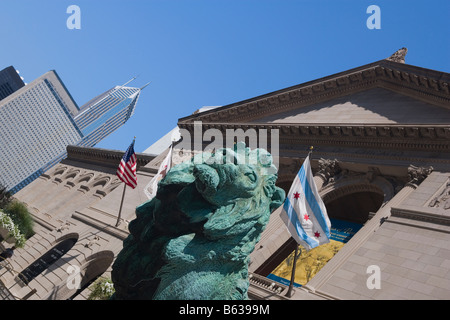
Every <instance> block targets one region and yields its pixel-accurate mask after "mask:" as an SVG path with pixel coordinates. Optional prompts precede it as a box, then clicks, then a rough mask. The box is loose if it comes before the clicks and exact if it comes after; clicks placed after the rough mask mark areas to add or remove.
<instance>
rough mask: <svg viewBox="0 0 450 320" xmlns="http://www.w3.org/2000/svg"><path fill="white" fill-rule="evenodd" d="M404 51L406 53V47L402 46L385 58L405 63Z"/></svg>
mask: <svg viewBox="0 0 450 320" xmlns="http://www.w3.org/2000/svg"><path fill="white" fill-rule="evenodd" d="M406 53H408V49H407V48H405V47H403V48H401V49H399V50H397V51H395V52H394V53H393V54H392V55H391V56H390V57H389V58H387V59H386V60H389V61H394V62H399V63H405V56H406Z"/></svg>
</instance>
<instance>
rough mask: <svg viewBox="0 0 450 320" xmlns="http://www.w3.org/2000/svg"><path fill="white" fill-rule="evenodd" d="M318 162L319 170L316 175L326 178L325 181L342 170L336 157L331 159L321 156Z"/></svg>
mask: <svg viewBox="0 0 450 320" xmlns="http://www.w3.org/2000/svg"><path fill="white" fill-rule="evenodd" d="M318 162H319V170H318V171H317V172H316V174H315V175H314V176H320V177H321V178H322V179H323V180H324V182H328V180H329V179H330V178H332V177H334V176H335V175H336V174H338V173H339V172H341V168H340V167H339V161H337V160H336V159H334V160H331V159H323V158H320V159H319V160H318Z"/></svg>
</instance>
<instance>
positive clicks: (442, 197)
mask: <svg viewBox="0 0 450 320" xmlns="http://www.w3.org/2000/svg"><path fill="white" fill-rule="evenodd" d="M428 206H429V207H432V208H439V207H443V208H444V210H448V209H450V178H449V179H448V180H447V184H446V185H445V188H444V190H442V192H441V193H440V194H439V195H438V196H436V197H435V198H433V200H431V201H430V203H429V204H428Z"/></svg>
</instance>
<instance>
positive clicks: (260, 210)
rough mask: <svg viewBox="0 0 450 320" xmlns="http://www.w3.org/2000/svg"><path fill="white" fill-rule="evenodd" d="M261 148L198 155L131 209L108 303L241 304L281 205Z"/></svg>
mask: <svg viewBox="0 0 450 320" xmlns="http://www.w3.org/2000/svg"><path fill="white" fill-rule="evenodd" d="M276 179H277V170H276V168H275V166H274V165H273V164H272V158H271V155H270V154H269V153H268V152H267V151H265V150H264V149H254V150H250V149H249V148H246V147H245V146H244V145H243V144H237V145H235V148H234V150H231V149H220V150H218V151H217V152H215V153H212V154H211V153H203V154H199V155H196V156H195V157H194V158H192V159H191V160H190V161H188V162H185V163H182V164H179V165H177V166H175V167H173V168H172V169H171V170H170V171H169V172H168V173H167V175H166V176H165V178H164V179H163V180H161V182H160V183H159V187H158V192H157V195H156V197H155V198H153V199H152V200H150V201H148V202H146V203H143V204H142V205H140V206H139V207H137V209H136V219H135V220H133V221H132V222H131V223H130V225H129V230H130V235H129V236H128V237H127V239H125V241H124V246H123V249H122V251H121V252H120V253H119V255H118V257H117V259H116V261H115V262H114V264H113V270H112V280H113V283H114V287H115V290H116V293H115V295H114V296H113V299H157V300H158V299H159V300H174V299H182V300H196V299H202V300H212V299H227V300H228V299H246V298H247V290H248V286H249V283H248V262H249V255H250V253H251V252H252V251H253V249H254V247H255V244H256V243H257V241H258V240H259V238H260V236H261V232H262V231H263V230H264V228H265V226H266V224H267V223H268V221H269V217H270V213H271V212H272V211H273V210H275V209H276V208H277V207H279V206H280V205H281V204H282V203H283V201H284V198H285V193H284V191H283V190H282V189H280V188H278V187H276V186H275V182H276Z"/></svg>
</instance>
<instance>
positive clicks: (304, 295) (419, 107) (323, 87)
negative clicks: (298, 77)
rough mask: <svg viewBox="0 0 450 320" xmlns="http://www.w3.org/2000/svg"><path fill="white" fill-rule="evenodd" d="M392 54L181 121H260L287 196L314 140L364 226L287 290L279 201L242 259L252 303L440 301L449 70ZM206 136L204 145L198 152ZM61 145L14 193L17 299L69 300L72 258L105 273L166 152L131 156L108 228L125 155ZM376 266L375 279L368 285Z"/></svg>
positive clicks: (340, 211) (330, 178)
mask: <svg viewBox="0 0 450 320" xmlns="http://www.w3.org/2000/svg"><path fill="white" fill-rule="evenodd" d="M402 52H403V53H404V52H406V51H405V50H403V51H402ZM400 58H401V59H396V58H395V57H394V58H389V59H384V60H381V61H377V62H374V63H370V64H368V65H364V66H361V67H358V68H355V69H352V70H348V71H345V72H341V73H339V74H335V75H330V76H328V77H325V78H321V79H318V80H314V81H311V82H307V83H304V84H300V85H297V86H294V87H290V88H286V89H283V90H279V91H276V92H273V93H268V94H265V95H263V96H259V97H255V98H252V99H248V100H245V101H242V102H237V103H234V104H231V105H228V106H224V107H220V108H216V109H213V110H210V111H205V112H200V113H194V114H192V115H190V116H187V117H185V118H181V119H179V121H178V127H179V128H180V130H182V132H184V133H185V134H187V133H189V135H190V136H194V134H198V132H195V130H196V124H198V123H199V122H200V121H201V124H202V126H201V127H200V128H201V132H200V133H201V134H202V136H203V133H204V132H205V131H206V130H208V129H217V130H218V131H216V132H221V133H223V134H225V133H226V132H227V130H229V131H228V132H236V130H237V129H241V130H242V131H243V132H244V133H248V132H249V131H248V130H249V129H254V130H255V132H257V133H260V132H262V131H259V129H267V130H269V132H270V134H269V137H268V139H267V141H269V142H270V141H272V142H273V141H275V140H271V135H272V134H275V132H276V133H277V135H278V140H277V141H279V148H278V150H276V151H277V152H278V158H279V164H278V165H279V173H278V176H279V178H278V182H277V184H278V185H279V186H280V187H282V188H284V189H285V190H286V192H287V191H288V190H289V187H290V185H291V183H292V181H293V178H294V176H295V174H296V173H297V172H298V170H299V169H300V167H301V165H302V163H303V160H304V159H305V157H306V155H307V154H308V152H309V150H310V146H314V151H313V154H312V160H311V165H312V169H313V172H314V174H315V178H314V180H315V182H316V185H317V188H318V190H319V193H320V195H321V196H322V199H323V201H324V203H325V205H326V207H327V210H328V214H329V216H330V217H332V218H338V219H342V220H346V221H351V222H357V223H360V224H362V227H361V229H360V230H359V231H358V232H357V233H356V234H355V235H354V236H353V237H352V238H351V239H350V240H349V241H348V242H347V243H346V244H345V245H344V246H343V247H342V249H341V250H339V252H337V254H336V255H335V256H334V257H333V258H332V259H331V260H330V261H328V263H327V264H325V266H324V267H323V268H322V269H321V270H320V271H319V272H318V273H317V274H316V275H315V276H314V277H313V278H312V279H311V280H310V281H308V283H307V284H305V285H303V286H302V287H300V288H295V289H294V293H293V295H292V296H291V297H287V296H286V293H287V289H288V288H287V286H286V285H283V284H280V283H277V282H275V281H273V280H271V279H269V278H268V277H267V276H268V275H269V274H270V272H271V271H272V270H273V269H274V268H275V267H276V266H277V265H278V264H279V263H280V262H282V261H283V260H284V259H285V258H286V257H287V256H288V254H290V253H291V252H292V250H293V249H294V248H295V243H294V242H293V240H292V238H291V237H290V235H289V234H288V232H287V230H286V228H285V226H284V225H283V222H282V221H281V219H280V218H279V213H280V209H278V210H275V211H274V212H273V213H272V215H271V218H270V222H269V224H268V226H267V227H266V229H265V231H264V232H263V234H262V236H261V240H260V241H259V243H258V244H257V245H256V247H255V250H254V252H253V253H252V255H251V263H250V266H249V271H250V288H249V296H250V298H251V299H319V300H320V299H423V298H425V299H450V245H449V244H450V200H449V199H450V125H449V124H450V92H449V82H450V75H449V74H448V73H444V72H440V71H435V70H429V69H424V68H421V67H417V66H412V65H408V64H405V63H404V55H402V54H401V52H400ZM230 130H231V131H230ZM271 130H276V131H271ZM242 131H241V132H242ZM210 143H211V141H210V140H208V141H203V144H202V145H201V146H200V149H201V148H204V147H205V146H207V145H209V144H210ZM182 145H183V146H186V144H185V143H184V144H183V141H181V142H179V143H178V144H176V145H175V147H174V152H173V162H174V163H179V162H181V161H183V160H184V159H186V158H189V157H190V156H191V155H192V153H193V152H194V153H195V152H199V151H201V150H195V148H193V149H194V150H193V151H189V150H187V149H186V148H181V146H182ZM197 147H198V145H197ZM272 147H275V146H274V145H273V144H270V143H269V146H268V149H269V151H272V150H271V148H272ZM197 149H199V148H197ZM68 154H69V156H68V159H66V160H64V161H63V162H61V163H60V164H59V165H58V166H57V167H56V168H55V169H54V170H52V171H51V172H47V173H45V174H44V175H43V176H41V177H40V178H39V179H38V180H37V181H35V182H34V183H33V184H31V185H30V186H28V187H27V188H25V189H24V190H22V191H21V192H20V193H19V194H17V198H18V199H19V200H21V201H23V202H25V203H27V205H28V207H29V208H30V209H31V211H32V213H33V216H34V218H35V220H36V223H37V225H38V226H39V230H38V231H37V232H36V235H35V236H33V238H31V239H30V240H28V241H27V244H26V246H25V248H23V249H19V250H18V251H17V255H15V256H14V257H13V259H12V260H11V261H10V264H11V268H10V269H12V270H7V269H5V268H4V269H1V270H0V272H1V273H0V280H1V281H2V282H3V284H4V285H5V287H6V288H8V289H9V291H10V292H11V293H12V294H13V295H14V296H16V297H19V298H22V297H27V295H28V294H29V293H30V292H31V290H33V289H36V292H35V293H33V294H32V295H28V297H27V298H30V299H34V298H35V299H66V298H68V297H69V296H70V297H73V296H74V295H75V291H70V290H69V289H68V286H67V278H68V272H67V268H68V266H70V265H72V264H76V265H78V266H80V268H81V270H82V272H81V274H82V276H83V284H84V283H88V282H89V281H91V280H92V279H94V278H95V277H97V276H98V275H100V274H104V273H105V272H106V274H108V272H109V271H110V269H109V268H110V265H111V262H112V261H113V259H114V256H115V255H116V254H117V253H118V252H119V251H120V249H121V245H122V240H123V239H124V238H125V237H126V235H127V228H126V222H127V221H129V220H131V219H133V216H134V208H135V207H136V206H137V205H139V204H140V203H142V202H144V201H146V197H145V194H144V192H143V188H144V187H145V186H146V185H147V183H148V182H149V180H150V179H151V177H152V176H153V175H154V174H155V173H156V172H157V169H158V166H159V163H160V162H161V161H162V159H164V156H165V153H162V154H160V155H159V156H157V157H156V158H155V157H150V156H148V155H147V156H146V155H143V154H142V155H139V156H138V159H139V161H140V166H139V170H138V187H137V188H136V189H134V190H130V192H128V191H129V190H127V193H126V197H125V205H124V211H123V219H124V220H123V222H122V223H121V224H119V226H118V227H116V226H115V222H116V219H117V212H118V207H119V202H120V197H121V194H122V190H123V189H122V186H121V185H120V183H118V182H117V181H116V180H115V176H114V172H115V169H116V167H117V164H118V162H119V161H120V157H121V153H120V152H119V153H118V152H115V151H108V150H100V149H90V148H76V147H69V148H68ZM68 238H75V239H76V242H75V244H74V245H73V247H71V248H70V249H69V251H68V252H67V253H66V254H65V255H63V256H62V258H60V259H59V260H58V261H57V262H55V263H54V264H53V265H52V266H50V267H49V268H48V269H47V270H46V271H45V272H42V273H41V274H40V275H39V276H37V277H36V278H34V279H33V280H32V281H30V282H29V283H28V285H26V286H24V285H23V284H21V283H19V282H20V281H18V280H17V274H15V273H14V270H19V271H20V270H23V269H24V268H25V267H26V266H28V265H29V264H30V263H32V262H33V261H34V260H35V259H37V258H38V257H39V256H40V255H42V254H44V253H45V252H46V251H48V250H49V249H50V248H51V247H52V246H54V245H55V244H57V243H60V242H61V241H62V240H64V239H68ZM374 268H375V269H376V270H378V271H379V275H380V277H381V278H380V284H381V286H380V287H379V288H378V287H377V288H372V287H371V286H370V285H369V284H368V281H369V280H370V276H371V273H370V271H371V270H374ZM82 287H83V285H82ZM87 293H88V291H87V290H84V291H82V292H81V293H80V294H78V295H76V298H77V299H83V298H85V297H86V295H87Z"/></svg>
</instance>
